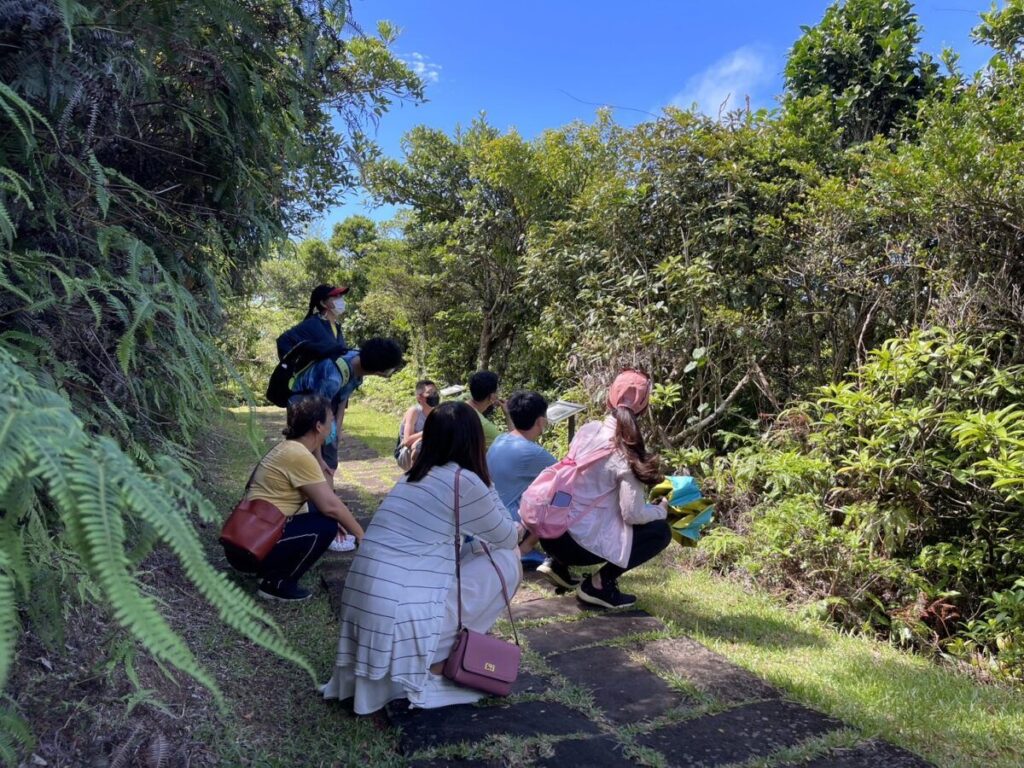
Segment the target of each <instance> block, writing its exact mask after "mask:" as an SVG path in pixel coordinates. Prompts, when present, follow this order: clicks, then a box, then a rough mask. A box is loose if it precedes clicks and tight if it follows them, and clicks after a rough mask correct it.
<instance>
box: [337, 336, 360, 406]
mask: <svg viewBox="0 0 1024 768" xmlns="http://www.w3.org/2000/svg"><path fill="white" fill-rule="evenodd" d="M357 357H359V350H358V349H353V350H351V351H350V352H346V353H345V354H344V355H342V356H341V357H339V358H338V360H337V363H338V370H339V371H341V389H339V390H338V395H337V398H338V402H339V403H344V402H345V401H346V400H348V399H349V397H351V396H352V393H353V392H355V391H356V390H357V389H359V388H360V387H361V386H363V378H362V376H360V377H359V378H356V372H355V370H354V369H353V367H352V361H353V360H355V359H356V358H357Z"/></svg>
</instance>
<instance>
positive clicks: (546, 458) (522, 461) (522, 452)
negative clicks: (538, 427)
mask: <svg viewBox="0 0 1024 768" xmlns="http://www.w3.org/2000/svg"><path fill="white" fill-rule="evenodd" d="M556 461H557V459H556V458H555V457H554V456H552V455H551V454H550V453H548V452H547V451H546V450H544V449H543V448H541V447H540V446H539V445H537V443H535V442H533V441H531V440H527V439H526V438H525V437H520V436H519V435H513V434H512V433H511V432H506V433H504V434H502V435H499V436H498V437H497V439H496V440H495V441H494V444H493V445H491V447H490V449H489V450H488V451H487V469H488V471H490V473H491V480H492V481H493V482H494V490H496V491H497V492H498V496H499V497H501V502H502V504H504V505H505V508H506V509H507V510H508V511H509V514H511V515H512V519H513V520H517V521H518V520H519V499H520V498H522V495H523V491H525V490H526V489H527V488H529V487H530V483H532V482H533V481H534V480H535V479H536V478H537V475H539V474H540V473H541V471H542V470H543V469H545V468H546V467H550V466H551V465H552V464H554V463H555V462H556Z"/></svg>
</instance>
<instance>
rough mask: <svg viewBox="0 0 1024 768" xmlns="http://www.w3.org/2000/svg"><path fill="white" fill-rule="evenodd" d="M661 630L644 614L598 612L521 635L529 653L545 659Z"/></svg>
mask: <svg viewBox="0 0 1024 768" xmlns="http://www.w3.org/2000/svg"><path fill="white" fill-rule="evenodd" d="M664 629H665V625H664V624H662V623H661V621H660V620H658V619H656V618H654V617H653V616H651V615H649V614H647V613H645V612H644V611H628V612H627V611H616V612H609V613H599V614H597V615H595V616H593V617H592V618H588V619H583V620H582V621H572V622H559V623H552V624H545V625H543V626H541V627H533V628H532V629H527V630H524V631H523V632H521V633H520V635H522V636H523V637H525V638H526V641H527V643H528V644H529V647H530V650H531V651H534V652H536V653H539V654H541V655H542V656H547V655H549V654H552V653H561V652H564V651H568V650H571V649H573V648H578V647H579V646H581V645H590V644H593V643H602V642H606V641H608V640H613V639H615V638H619V637H624V636H625V635H635V634H640V633H642V632H659V631H662V630H664Z"/></svg>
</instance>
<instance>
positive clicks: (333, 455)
mask: <svg viewBox="0 0 1024 768" xmlns="http://www.w3.org/2000/svg"><path fill="white" fill-rule="evenodd" d="M347 293H348V286H346V285H323V284H321V285H318V286H317V287H316V288H314V289H313V291H312V293H310V295H309V309H308V310H307V311H306V317H305V318H304V319H303V320H302V322H301V323H299V324H298V325H294V326H292V327H291V328H289V329H288V330H287V331H285V332H284V333H282V334H281V335H280V336H278V337H277V358H278V360H283V359H284V356H285V355H287V354H288V353H289V352H290V351H291V350H292V349H293V348H294V347H295V345H296V344H299V343H300V342H305V344H306V352H307V353H308V356H309V359H312V360H319V361H324V360H340V359H342V358H343V357H344V355H345V354H346V353H347V352H348V351H349V349H348V347H347V346H346V345H345V336H344V334H343V333H342V331H341V316H342V314H343V313H344V312H345V294H347ZM332 367H333V366H332ZM325 370H326V372H327V374H328V376H329V378H332V379H333V377H334V376H335V371H333V370H331V369H330V368H327V369H325ZM309 373H312V371H311V370H310V371H308V372H307V378H308V375H309ZM296 378H298V377H296ZM320 378H323V377H320ZM294 383H295V382H293V390H294V391H295V392H296V393H301V392H302V391H310V392H317V393H318V394H322V395H326V396H327V397H328V399H330V400H331V413H332V414H333V415H334V416H335V419H336V417H337V414H338V406H339V404H340V403H339V398H338V397H337V391H336V390H337V388H336V387H334V386H333V383H331V384H329V385H328V387H327V389H330V390H332V391H330V392H328V391H325V390H324V389H323V388H321V387H308V388H300V389H295V387H294ZM339 428H340V425H337V424H336V425H335V426H334V428H333V429H332V432H331V436H330V437H329V439H328V441H327V442H326V443H325V444H324V446H323V448H322V449H321V451H318V452H317V454H316V456H317V458H318V459H321V460H322V462H321V467H322V468H323V469H324V470H325V474H327V475H328V476H332V475H333V474H334V469H335V468H336V467H337V466H338V448H337V430H338V429H339Z"/></svg>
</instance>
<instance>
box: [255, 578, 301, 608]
mask: <svg viewBox="0 0 1024 768" xmlns="http://www.w3.org/2000/svg"><path fill="white" fill-rule="evenodd" d="M256 594H257V595H259V596H260V597H262V598H263V599H264V600H277V601H279V602H282V603H301V602H302V601H303V600H309V598H311V597H312V596H313V593H312V592H310V591H309V590H308V589H306V588H305V587H300V586H299V585H298V584H297V583H296V582H294V581H279V582H277V586H276V587H275V586H274V582H272V581H263V582H261V583H260V588H259V589H257V590H256Z"/></svg>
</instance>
